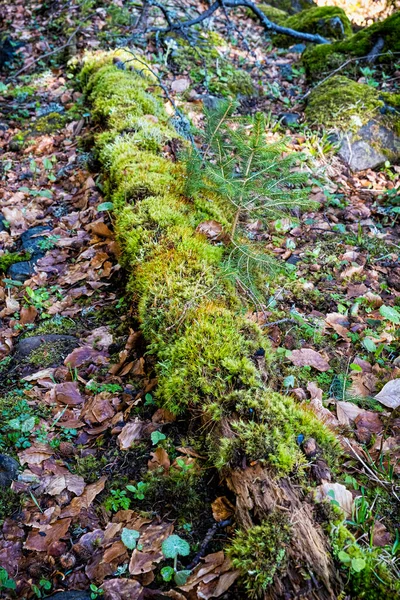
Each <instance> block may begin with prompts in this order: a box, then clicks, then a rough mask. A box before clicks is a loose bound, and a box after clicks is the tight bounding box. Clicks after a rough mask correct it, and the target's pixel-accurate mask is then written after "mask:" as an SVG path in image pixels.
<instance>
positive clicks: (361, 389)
mask: <svg viewBox="0 0 400 600" xmlns="http://www.w3.org/2000/svg"><path fill="white" fill-rule="evenodd" d="M351 379H352V384H351V388H350V394H351V395H352V396H355V397H357V396H359V397H360V396H361V397H362V398H365V397H366V396H372V395H373V394H374V393H375V386H376V383H377V378H376V376H375V375H374V374H373V373H368V372H363V373H352V375H351Z"/></svg>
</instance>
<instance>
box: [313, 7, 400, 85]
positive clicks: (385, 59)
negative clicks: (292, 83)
mask: <svg viewBox="0 0 400 600" xmlns="http://www.w3.org/2000/svg"><path fill="white" fill-rule="evenodd" d="M380 37H382V38H383V40H384V42H385V45H384V47H383V49H382V50H381V53H387V52H400V12H396V13H394V14H393V15H391V16H390V17H388V18H387V19H385V20H384V21H381V22H378V23H374V24H373V25H371V26H370V27H366V28H365V29H362V30H361V31H359V32H358V33H356V34H355V35H353V36H351V37H350V38H348V39H347V40H343V41H340V42H335V43H333V44H321V45H319V46H314V47H310V48H308V49H307V50H306V51H305V52H304V54H303V57H302V61H303V64H304V66H305V68H306V73H307V75H308V77H309V78H310V79H320V78H323V77H324V76H326V75H327V74H328V73H329V72H330V71H332V70H333V69H335V68H337V67H339V66H341V65H342V64H343V63H344V62H345V61H346V60H348V59H349V58H354V57H364V56H367V54H368V53H369V52H370V51H371V50H372V48H373V46H374V44H375V43H376V41H377V39H378V38H380ZM377 62H379V63H393V56H392V55H390V54H388V55H386V56H380V57H378V59H377ZM350 66H352V65H350Z"/></svg>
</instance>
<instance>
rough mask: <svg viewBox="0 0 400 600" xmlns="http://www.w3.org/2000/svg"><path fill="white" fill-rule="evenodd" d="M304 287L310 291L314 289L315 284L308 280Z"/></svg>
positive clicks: (306, 290)
mask: <svg viewBox="0 0 400 600" xmlns="http://www.w3.org/2000/svg"><path fill="white" fill-rule="evenodd" d="M302 288H303V290H304V291H305V292H308V291H310V290H313V289H314V284H313V283H311V281H306V282H304V283H303V285H302Z"/></svg>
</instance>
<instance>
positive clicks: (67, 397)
mask: <svg viewBox="0 0 400 600" xmlns="http://www.w3.org/2000/svg"><path fill="white" fill-rule="evenodd" d="M50 395H51V397H52V398H54V400H56V401H57V402H60V403H61V404H67V405H68V406H77V405H79V404H83V402H84V398H83V397H82V396H81V394H80V392H79V386H78V383H77V382H76V381H66V382H65V383H57V384H56V385H55V386H54V388H53V389H52V390H51V392H50Z"/></svg>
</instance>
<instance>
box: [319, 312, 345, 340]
mask: <svg viewBox="0 0 400 600" xmlns="http://www.w3.org/2000/svg"><path fill="white" fill-rule="evenodd" d="M325 323H326V324H327V325H328V326H329V327H331V328H332V329H333V330H334V331H336V333H337V334H338V335H340V337H342V338H345V339H346V338H347V337H348V334H349V331H348V329H347V327H348V326H349V320H348V319H347V317H345V316H344V315H341V314H340V313H329V314H327V315H326V318H325Z"/></svg>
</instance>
